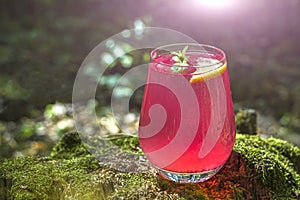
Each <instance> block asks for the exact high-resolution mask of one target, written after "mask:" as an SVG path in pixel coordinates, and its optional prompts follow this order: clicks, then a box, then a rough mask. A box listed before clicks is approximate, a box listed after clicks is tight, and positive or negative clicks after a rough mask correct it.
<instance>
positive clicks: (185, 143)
mask: <svg viewBox="0 0 300 200" xmlns="http://www.w3.org/2000/svg"><path fill="white" fill-rule="evenodd" d="M184 47H186V48H185V51H186V50H187V51H186V52H184V53H183V54H184V55H183V56H184V58H185V59H186V60H185V61H184V62H182V60H183V59H182V58H181V57H180V55H179V54H176V53H175V54H174V52H178V51H179V52H180V50H182V49H184ZM181 53H182V52H181ZM177 55H179V56H177ZM151 59H152V60H151V63H150V64H149V70H148V78H147V83H146V87H145V90H144V98H143V103H142V109H141V116H140V126H139V142H140V145H141V147H142V149H143V151H144V153H145V155H146V156H147V158H148V159H149V161H150V162H151V163H152V164H153V166H154V167H155V168H156V169H157V170H158V172H159V173H160V174H161V175H162V176H163V177H165V178H167V179H170V180H173V181H177V182H202V181H205V180H207V179H209V178H210V177H212V176H213V175H214V174H215V173H217V172H218V170H219V169H220V168H221V167H222V166H223V164H224V163H225V162H226V160H227V159H228V157H229V155H230V153H231V151H232V148H233V145H234V141H235V121H234V112H233V103H232V98H231V91H230V82H229V76H228V68H227V62H226V58H225V54H224V52H223V51H221V50H219V49H217V48H215V47H212V46H207V45H200V44H174V45H167V46H163V47H160V48H157V49H155V50H153V51H152V52H151Z"/></svg>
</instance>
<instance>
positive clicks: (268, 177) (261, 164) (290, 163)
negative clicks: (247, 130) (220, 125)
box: [234, 135, 300, 199]
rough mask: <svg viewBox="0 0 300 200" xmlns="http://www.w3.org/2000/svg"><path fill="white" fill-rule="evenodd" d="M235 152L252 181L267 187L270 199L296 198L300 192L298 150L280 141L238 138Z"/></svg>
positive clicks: (240, 136) (247, 137)
mask: <svg viewBox="0 0 300 200" xmlns="http://www.w3.org/2000/svg"><path fill="white" fill-rule="evenodd" d="M234 151H236V152H238V153H240V154H241V155H242V157H243V158H244V160H245V161H246V163H247V165H248V167H249V168H252V167H254V170H255V177H254V178H255V179H257V180H258V181H261V182H262V183H263V185H265V186H266V187H267V189H268V190H269V192H270V195H271V196H272V197H273V198H275V199H276V198H297V197H298V195H299V193H300V175H299V173H298V172H297V168H298V167H299V166H298V165H297V163H299V155H300V154H299V153H300V150H299V148H297V147H294V146H293V145H291V144H289V143H287V142H284V141H282V140H279V139H273V138H270V139H261V138H259V137H258V136H249V135H237V142H236V144H235V147H234Z"/></svg>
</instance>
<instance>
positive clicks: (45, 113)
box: [0, 0, 300, 157]
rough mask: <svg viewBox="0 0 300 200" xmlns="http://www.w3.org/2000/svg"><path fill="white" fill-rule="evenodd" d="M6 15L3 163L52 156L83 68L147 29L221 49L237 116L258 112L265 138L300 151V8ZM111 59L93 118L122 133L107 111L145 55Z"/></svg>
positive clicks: (97, 9)
mask: <svg viewBox="0 0 300 200" xmlns="http://www.w3.org/2000/svg"><path fill="white" fill-rule="evenodd" d="M0 16H1V18H0V157H18V156H26V155H47V154H48V153H49V150H50V149H51V148H52V146H53V144H55V142H56V141H57V140H58V139H59V138H60V136H61V135H62V134H63V133H64V132H67V131H71V130H74V122H73V120H72V110H71V105H70V103H71V98H72V88H73V83H74V80H75V77H76V73H77V70H78V69H79V67H80V64H81V63H82V61H83V59H84V58H85V57H86V56H87V54H88V53H89V52H90V51H91V50H92V49H93V48H94V47H95V46H96V45H97V44H98V43H100V42H101V41H103V40H105V39H107V38H108V37H110V36H112V35H113V34H117V33H119V32H122V33H124V34H125V35H126V33H128V29H137V30H142V29H143V28H144V27H146V26H155V27H164V28H170V29H174V30H177V31H180V32H182V33H184V34H186V35H188V36H190V37H192V38H193V39H195V40H196V41H198V42H199V43H205V44H210V45H214V46H217V47H219V48H221V49H223V50H225V52H226V54H227V58H228V62H229V68H230V71H229V73H230V78H231V87H232V93H233V100H234V104H235V108H236V110H238V109H241V108H253V109H256V110H257V111H258V112H259V118H258V125H259V129H258V131H259V133H260V134H261V135H262V136H270V135H272V136H275V137H279V138H284V139H286V140H288V141H291V142H293V143H295V144H296V145H299V146H300V59H299V58H300V21H299V19H300V1H299V0H285V1H283V0H244V1H238V0H186V1H179V0H152V1H137V0H122V1H121V0H85V1H83V0H64V1H59V0H24V1H19V0H1V7H0ZM153 39H154V40H155V38H153ZM118 48H120V49H122V48H123V47H122V46H120V47H118ZM112 58H114V55H113V54H107V55H104V56H102V57H101V59H102V60H103V62H106V63H109V64H111V68H110V71H108V73H106V75H105V76H104V77H103V78H102V79H101V81H99V88H98V91H97V92H98V93H99V94H101V95H97V111H98V115H99V122H100V124H101V125H102V126H103V127H106V129H107V131H109V132H115V133H118V131H120V130H119V129H118V127H117V126H116V125H115V124H112V123H113V122H110V118H108V117H105V116H101V112H102V111H103V109H105V108H106V107H108V106H110V104H109V99H110V95H111V90H112V88H113V86H114V84H115V83H116V81H117V80H118V77H120V75H121V74H122V73H124V72H125V71H126V70H127V69H128V68H130V67H131V66H134V65H135V64H137V63H140V62H144V63H145V62H148V60H149V56H148V54H147V52H131V53H130V54H129V55H126V57H124V58H123V59H122V58H121V59H117V60H116V61H114V62H112V60H113V59H112ZM91 73H92V72H91ZM120 95H126V90H123V91H120ZM136 96H137V97H136V98H135V97H133V99H137V100H136V101H135V100H133V107H136V108H137V110H138V109H139V103H138V102H139V99H140V97H141V94H138V92H137V94H136ZM127 120H128V121H129V122H134V121H137V120H138V119H137V116H135V115H134V116H128V119H127ZM104 129H105V128H104Z"/></svg>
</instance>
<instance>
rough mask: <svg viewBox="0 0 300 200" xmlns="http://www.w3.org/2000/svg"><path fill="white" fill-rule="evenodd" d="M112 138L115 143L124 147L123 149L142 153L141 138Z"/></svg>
mask: <svg viewBox="0 0 300 200" xmlns="http://www.w3.org/2000/svg"><path fill="white" fill-rule="evenodd" d="M110 140H111V141H112V143H113V144H115V145H117V146H118V147H120V148H122V150H124V151H126V152H129V153H133V154H138V155H141V154H143V151H142V149H141V147H140V145H139V140H138V138H137V137H134V136H114V137H110Z"/></svg>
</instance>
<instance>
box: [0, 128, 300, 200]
mask: <svg viewBox="0 0 300 200" xmlns="http://www.w3.org/2000/svg"><path fill="white" fill-rule="evenodd" d="M125 143H126V144H125ZM115 144H117V145H120V146H125V149H126V150H127V151H130V149H131V148H128V147H131V146H132V145H136V144H137V138H135V137H127V138H126V140H124V144H122V143H121V142H120V141H117V142H116V141H115ZM134 151H135V153H136V150H134ZM133 162H134V161H133ZM299 162H300V150H299V148H297V147H295V146H293V145H292V144H289V143H287V142H285V141H283V140H279V139H275V138H269V139H261V138H259V137H258V136H250V135H240V134H238V135H237V139H236V144H235V146H234V151H233V153H232V155H231V157H230V158H229V160H228V162H227V163H226V165H225V166H224V167H223V169H222V170H221V171H220V172H219V173H217V174H216V175H215V176H214V177H213V178H211V179H210V180H208V181H206V182H204V183H199V184H179V183H174V182H171V181H167V180H164V179H162V178H161V177H160V176H159V175H157V174H156V172H155V171H154V170H149V171H148V172H145V173H141V172H131V173H122V172H119V171H116V170H114V169H112V168H108V167H105V166H102V165H99V162H98V160H96V159H95V158H94V157H93V156H92V155H91V154H89V152H88V151H87V150H86V149H85V147H84V145H83V144H82V143H81V140H80V138H79V135H78V134H77V133H68V134H66V135H65V136H64V137H63V138H62V140H61V141H60V142H59V143H58V144H57V145H56V146H55V147H54V149H53V152H52V154H51V156H50V157H41V158H36V157H26V158H17V159H6V160H3V161H2V162H1V164H0V199H1V198H2V199H163V200H165V199H297V198H299V192H300V175H299ZM128 164H130V163H128Z"/></svg>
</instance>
